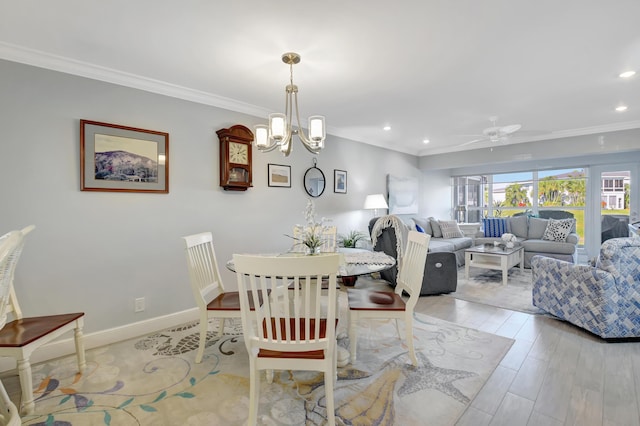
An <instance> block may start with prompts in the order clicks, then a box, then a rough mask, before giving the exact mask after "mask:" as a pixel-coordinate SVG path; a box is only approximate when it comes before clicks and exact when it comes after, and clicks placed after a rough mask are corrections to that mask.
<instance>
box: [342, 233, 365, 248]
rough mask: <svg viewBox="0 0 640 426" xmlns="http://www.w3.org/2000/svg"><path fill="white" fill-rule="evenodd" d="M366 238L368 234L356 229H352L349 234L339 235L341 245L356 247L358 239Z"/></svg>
mask: <svg viewBox="0 0 640 426" xmlns="http://www.w3.org/2000/svg"><path fill="white" fill-rule="evenodd" d="M365 238H367V236H366V234H364V233H362V232H360V231H356V230H352V231H350V232H349V233H348V234H346V235H340V237H339V239H340V245H342V247H351V248H355V247H356V245H357V243H358V241H360V240H364V239H365Z"/></svg>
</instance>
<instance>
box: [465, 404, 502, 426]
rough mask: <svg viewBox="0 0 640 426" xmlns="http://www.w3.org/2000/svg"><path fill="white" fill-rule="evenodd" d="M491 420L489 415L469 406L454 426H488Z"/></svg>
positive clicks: (491, 417)
mask: <svg viewBox="0 0 640 426" xmlns="http://www.w3.org/2000/svg"><path fill="white" fill-rule="evenodd" d="M491 419H493V416H492V415H491V414H487V413H485V412H484V411H481V410H478V409H477V408H475V407H471V406H470V407H468V408H467V410H466V411H465V412H464V414H463V415H462V417H460V419H459V420H458V421H457V422H456V426H489V423H491Z"/></svg>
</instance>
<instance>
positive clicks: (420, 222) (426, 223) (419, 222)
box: [412, 217, 433, 235]
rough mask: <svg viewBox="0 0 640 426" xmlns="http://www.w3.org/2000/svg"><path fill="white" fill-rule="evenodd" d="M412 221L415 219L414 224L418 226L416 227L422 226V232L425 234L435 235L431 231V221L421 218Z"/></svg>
mask: <svg viewBox="0 0 640 426" xmlns="http://www.w3.org/2000/svg"><path fill="white" fill-rule="evenodd" d="M412 219H413V223H415V224H416V227H417V226H418V225H420V228H422V231H421V232H424V233H425V234H429V235H431V234H432V233H433V231H432V230H431V225H430V224H429V219H425V218H421V217H414V218H412Z"/></svg>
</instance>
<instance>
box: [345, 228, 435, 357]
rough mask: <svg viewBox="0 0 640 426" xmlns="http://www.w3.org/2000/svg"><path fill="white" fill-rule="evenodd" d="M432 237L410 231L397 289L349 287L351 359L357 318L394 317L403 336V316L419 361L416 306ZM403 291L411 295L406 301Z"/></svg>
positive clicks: (412, 349)
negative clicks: (414, 330) (399, 325)
mask: <svg viewBox="0 0 640 426" xmlns="http://www.w3.org/2000/svg"><path fill="white" fill-rule="evenodd" d="M430 238H431V237H430V235H429V234H424V233H421V232H417V231H410V232H409V236H408V241H407V245H406V249H405V251H404V254H403V256H402V263H401V264H400V266H399V272H398V279H397V283H396V288H395V292H385V291H377V290H367V289H355V288H349V289H347V295H348V299H349V340H350V347H349V352H350V355H351V362H352V363H354V362H355V361H356V351H357V342H358V336H357V333H356V330H357V325H358V321H359V320H361V319H365V318H366V319H378V318H391V319H395V320H396V331H397V333H398V337H399V338H400V339H402V337H401V335H400V328H399V327H398V320H404V323H405V333H406V340H407V346H409V354H410V357H411V362H412V363H413V365H414V366H417V365H418V360H417V359H416V354H415V350H414V347H413V310H414V308H415V306H416V303H417V302H418V298H419V297H420V289H421V288H422V278H423V275H424V265H425V263H426V261H427V250H428V248H429V239H430ZM403 292H404V293H406V294H408V295H409V299H408V300H407V301H406V302H405V300H404V299H403V298H402V295H403Z"/></svg>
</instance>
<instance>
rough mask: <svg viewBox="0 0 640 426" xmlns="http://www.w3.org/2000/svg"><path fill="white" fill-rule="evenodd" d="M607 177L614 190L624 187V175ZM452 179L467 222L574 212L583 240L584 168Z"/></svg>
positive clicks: (560, 215) (458, 203)
mask: <svg viewBox="0 0 640 426" xmlns="http://www.w3.org/2000/svg"><path fill="white" fill-rule="evenodd" d="M604 180H610V187H611V190H612V191H614V190H616V191H618V190H617V189H616V188H618V187H620V188H622V191H624V184H623V182H622V179H604ZM604 180H603V188H604V185H605V182H604ZM618 181H620V182H618ZM452 182H453V202H454V206H453V208H454V210H455V208H456V207H457V206H466V221H467V222H480V221H481V219H482V218H483V217H508V216H514V215H523V214H526V215H530V216H539V217H554V218H561V217H567V216H571V215H572V216H573V217H575V219H576V231H577V233H578V235H580V244H583V243H584V206H585V196H586V188H587V175H586V170H585V169H584V168H578V169H558V170H544V171H524V172H517V173H501V174H494V175H481V176H458V177H454V178H453V181H452ZM603 191H604V189H603ZM603 202H604V198H603ZM614 205H615V204H614Z"/></svg>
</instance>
